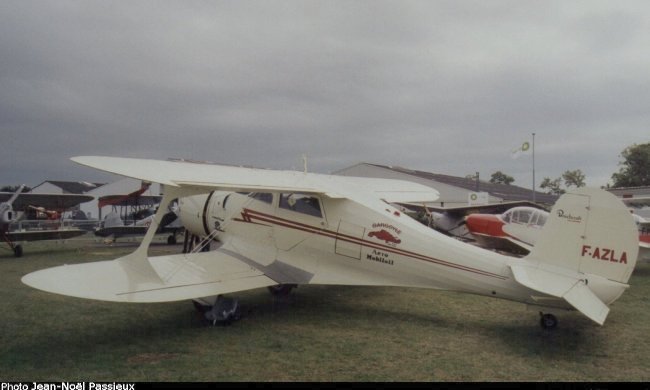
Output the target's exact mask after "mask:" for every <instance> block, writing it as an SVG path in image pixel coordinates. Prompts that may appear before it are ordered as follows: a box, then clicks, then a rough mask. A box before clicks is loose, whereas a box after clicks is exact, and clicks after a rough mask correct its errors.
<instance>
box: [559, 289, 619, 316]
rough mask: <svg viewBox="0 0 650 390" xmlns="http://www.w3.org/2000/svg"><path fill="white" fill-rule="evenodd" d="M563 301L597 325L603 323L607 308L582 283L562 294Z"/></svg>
mask: <svg viewBox="0 0 650 390" xmlns="http://www.w3.org/2000/svg"><path fill="white" fill-rule="evenodd" d="M564 299H566V301H567V302H569V303H570V304H571V306H573V307H575V308H576V309H578V310H579V311H580V312H581V313H582V314H584V315H585V316H587V317H589V318H590V319H591V320H592V321H594V322H596V323H598V324H599V325H602V324H604V323H605V318H607V314H608V313H609V308H608V307H607V305H605V304H604V303H603V302H602V301H601V300H600V299H598V297H597V296H596V295H595V294H594V293H593V291H591V289H590V288H589V286H587V285H586V284H585V283H584V282H582V281H580V282H578V283H576V285H575V286H573V288H572V289H571V290H569V292H567V293H566V294H564Z"/></svg>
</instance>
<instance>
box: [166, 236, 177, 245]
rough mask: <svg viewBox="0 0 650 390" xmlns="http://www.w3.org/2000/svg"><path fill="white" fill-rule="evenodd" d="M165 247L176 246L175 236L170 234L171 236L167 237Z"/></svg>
mask: <svg viewBox="0 0 650 390" xmlns="http://www.w3.org/2000/svg"><path fill="white" fill-rule="evenodd" d="M167 245H176V236H175V235H173V234H172V235H171V236H169V237H167Z"/></svg>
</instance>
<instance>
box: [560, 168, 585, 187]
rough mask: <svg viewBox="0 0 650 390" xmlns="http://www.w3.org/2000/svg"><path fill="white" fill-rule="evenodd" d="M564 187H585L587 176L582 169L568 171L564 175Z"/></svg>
mask: <svg viewBox="0 0 650 390" xmlns="http://www.w3.org/2000/svg"><path fill="white" fill-rule="evenodd" d="M562 179H564V185H565V186H567V187H584V186H585V174H584V173H582V171H581V170H580V169H576V170H574V171H566V172H564V173H563V174H562Z"/></svg>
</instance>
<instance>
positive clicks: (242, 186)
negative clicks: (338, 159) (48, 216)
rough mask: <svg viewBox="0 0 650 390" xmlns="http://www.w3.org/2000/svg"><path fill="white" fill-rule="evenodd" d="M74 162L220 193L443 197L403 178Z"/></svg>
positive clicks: (404, 198) (110, 160)
mask: <svg viewBox="0 0 650 390" xmlns="http://www.w3.org/2000/svg"><path fill="white" fill-rule="evenodd" d="M72 161H74V162H76V163H78V164H81V165H85V166H89V167H92V168H95V169H99V170H102V171H106V172H111V173H115V174H118V175H122V176H127V177H132V178H135V179H139V180H146V181H151V182H156V183H160V184H164V185H167V186H172V187H182V188H197V189H203V190H204V191H205V192H207V191H212V190H215V189H218V190H226V191H254V192H261V191H268V192H285V191H291V192H305V193H319V194H323V195H326V196H329V197H332V198H348V199H351V200H356V201H360V202H363V201H364V200H377V199H381V200H385V201H386V202H389V203H399V202H433V201H435V200H436V199H438V197H439V193H438V191H436V190H435V189H433V188H430V187H427V186H424V185H421V184H418V183H414V182H409V181H403V180H391V179H375V178H362V177H348V176H335V175H323V174H318V173H304V172H297V171H280V170H271V169H257V168H245V167H234V166H226V165H215V164H202V163H193V162H185V161H161V160H148V159H133V158H119V157H91V156H82V157H73V158H72Z"/></svg>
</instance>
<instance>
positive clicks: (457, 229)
mask: <svg viewBox="0 0 650 390" xmlns="http://www.w3.org/2000/svg"><path fill="white" fill-rule="evenodd" d="M399 206H401V207H402V208H403V210H404V211H405V212H407V213H409V215H411V216H412V217H413V218H415V219H417V220H419V221H420V222H422V223H423V224H425V225H427V226H429V227H431V228H433V229H436V230H438V231H440V232H442V233H445V234H449V235H451V236H454V237H457V238H460V239H468V240H474V237H473V236H472V235H471V232H470V231H469V230H468V229H467V226H466V221H465V217H466V216H468V215H470V214H476V213H484V214H497V213H498V214H501V213H503V212H505V211H507V210H509V209H511V208H513V207H518V206H526V207H530V208H533V209H544V208H543V206H541V205H539V204H537V203H533V202H528V201H508V202H501V203H491V204H484V205H471V206H452V207H440V206H435V205H417V204H400V205H399Z"/></svg>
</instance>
